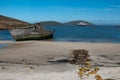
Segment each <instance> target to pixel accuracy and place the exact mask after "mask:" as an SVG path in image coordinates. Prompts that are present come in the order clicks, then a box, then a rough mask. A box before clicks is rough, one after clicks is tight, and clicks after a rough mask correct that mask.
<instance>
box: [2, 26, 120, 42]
mask: <svg viewBox="0 0 120 80" xmlns="http://www.w3.org/2000/svg"><path fill="white" fill-rule="evenodd" d="M45 28H46V29H47V30H53V29H55V33H54V37H53V39H52V40H53V41H69V42H115V43H120V27H116V26H45ZM0 40H14V39H13V38H12V36H11V34H10V32H9V31H8V30H0Z"/></svg>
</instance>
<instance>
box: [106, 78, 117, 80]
mask: <svg viewBox="0 0 120 80" xmlns="http://www.w3.org/2000/svg"><path fill="white" fill-rule="evenodd" d="M104 80H115V79H111V78H108V79H104Z"/></svg>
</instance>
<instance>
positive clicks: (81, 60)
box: [70, 49, 90, 65]
mask: <svg viewBox="0 0 120 80" xmlns="http://www.w3.org/2000/svg"><path fill="white" fill-rule="evenodd" d="M89 57H90V55H89V54H88V51H87V50H84V49H78V50H72V59H71V60H70V63H71V64H75V65H84V64H85V62H86V61H89V60H90V58H89Z"/></svg>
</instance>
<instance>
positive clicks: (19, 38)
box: [13, 31, 54, 41]
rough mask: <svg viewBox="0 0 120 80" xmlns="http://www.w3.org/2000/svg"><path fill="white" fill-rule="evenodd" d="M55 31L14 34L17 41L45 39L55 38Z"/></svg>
mask: <svg viewBox="0 0 120 80" xmlns="http://www.w3.org/2000/svg"><path fill="white" fill-rule="evenodd" d="M53 34H54V31H51V32H49V33H47V34H37V35H36V34H32V35H19V36H13V38H14V39H15V40H16V41H28V40H45V39H51V38H53Z"/></svg>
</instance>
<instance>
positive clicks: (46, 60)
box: [0, 41, 120, 80]
mask: <svg viewBox="0 0 120 80" xmlns="http://www.w3.org/2000/svg"><path fill="white" fill-rule="evenodd" d="M0 43H3V42H0ZM4 43H5V42H4ZM9 43H10V42H9ZM10 44H11V46H9V47H5V48H2V49H0V80H80V79H79V77H78V75H77V70H78V67H77V66H75V65H71V64H69V63H67V62H64V61H63V62H59V60H61V61H62V60H68V59H69V58H70V57H71V51H72V50H73V49H86V50H88V51H89V54H90V56H91V59H92V63H93V64H94V63H97V64H98V65H99V66H100V71H99V72H98V74H100V75H101V76H102V77H103V78H104V79H105V78H112V79H114V80H120V76H119V75H120V49H119V48H120V44H119V43H87V42H84V43H83V42H52V41H23V42H11V43H10ZM83 80H95V78H94V76H90V77H89V78H86V79H83Z"/></svg>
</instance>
